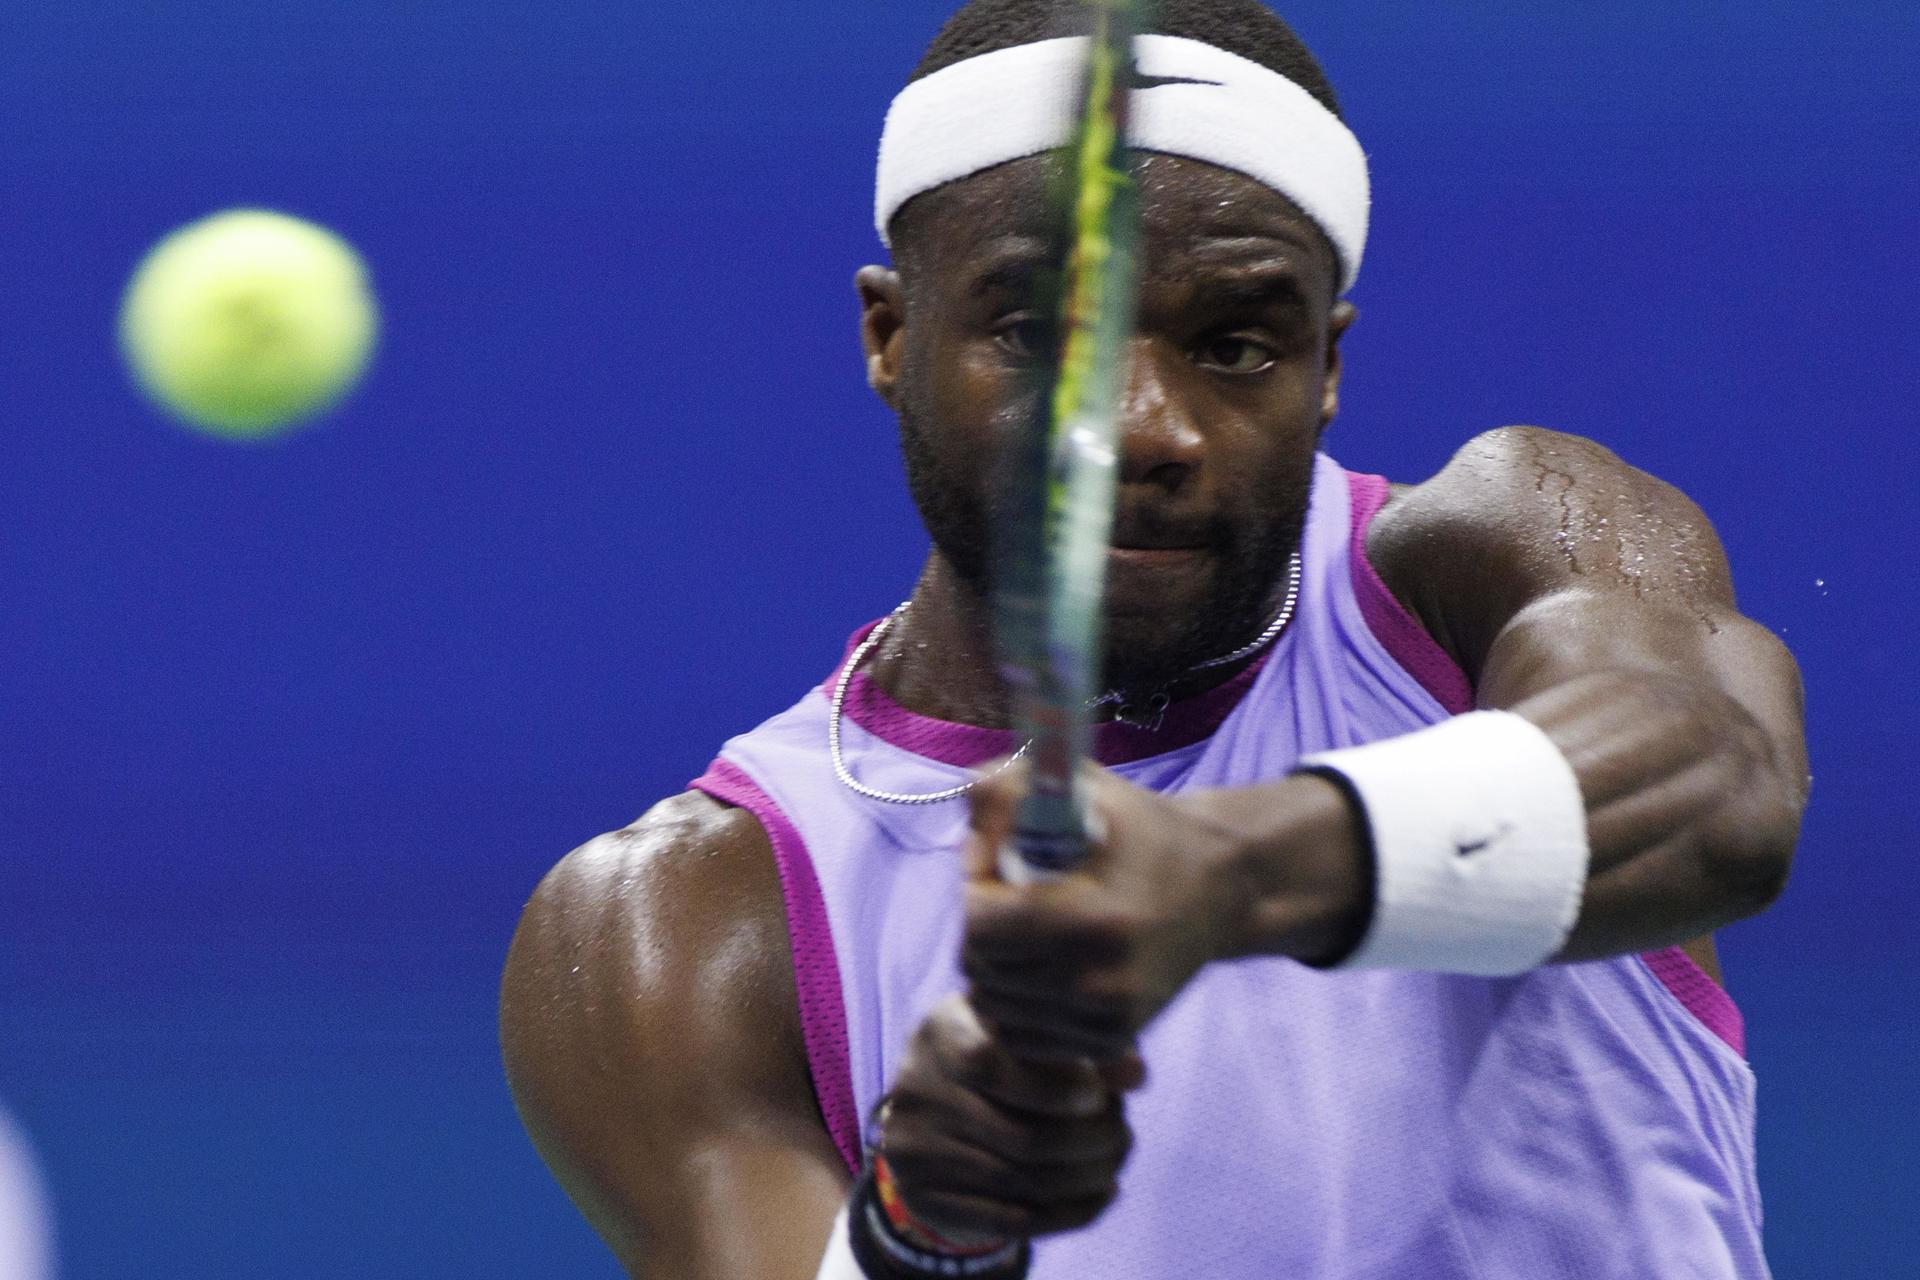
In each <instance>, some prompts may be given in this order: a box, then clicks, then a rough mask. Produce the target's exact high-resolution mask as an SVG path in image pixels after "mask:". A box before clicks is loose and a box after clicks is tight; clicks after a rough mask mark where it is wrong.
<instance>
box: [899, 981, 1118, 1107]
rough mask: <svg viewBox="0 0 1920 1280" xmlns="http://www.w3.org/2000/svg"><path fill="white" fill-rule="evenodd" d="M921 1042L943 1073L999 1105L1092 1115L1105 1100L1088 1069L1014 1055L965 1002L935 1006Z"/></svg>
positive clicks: (1102, 1087)
mask: <svg viewBox="0 0 1920 1280" xmlns="http://www.w3.org/2000/svg"><path fill="white" fill-rule="evenodd" d="M920 1043H921V1044H922V1046H923V1047H924V1048H925V1049H926V1050H927V1052H928V1054H929V1056H930V1057H931V1058H932V1059H933V1061H934V1063H935V1064H937V1067H938V1069H939V1071H940V1073H941V1074H942V1075H944V1076H946V1077H947V1078H948V1079H951V1080H954V1081H956V1082H958V1083H960V1084H963V1085H965V1086H966V1087H967V1088H969V1089H971V1090H973V1091H974V1092H976V1093H980V1094H982V1095H984V1096H986V1097H988V1098H991V1099H992V1100H994V1101H995V1102H998V1103H1000V1104H1001V1105H1003V1106H1009V1107H1014V1108H1017V1109H1019V1110H1022V1111H1030V1112H1033V1113H1035V1114H1038V1115H1057V1116H1091V1115H1097V1114H1099V1112H1100V1111H1101V1110H1102V1109H1103V1108H1104V1107H1105V1105H1106V1102H1107V1097H1108V1093H1107V1089H1106V1087H1105V1085H1104V1084H1103V1083H1102V1082H1101V1080H1100V1077H1099V1074H1098V1073H1097V1072H1096V1071H1094V1070H1093V1069H1092V1067H1090V1066H1088V1065H1087V1064H1086V1063H1084V1062H1051V1061H1035V1060H1031V1059H1022V1058H1019V1057H1016V1056H1015V1055H1013V1054H1012V1053H1010V1052H1008V1050H1007V1047H1006V1046H1005V1044H1003V1043H1002V1042H1000V1041H999V1040H998V1039H997V1038H996V1037H995V1035H994V1034H993V1033H992V1031H990V1030H989V1028H988V1026H987V1024H985V1023H983V1022H982V1021H981V1020H980V1018H979V1015H978V1014H977V1013H976V1012H975V1011H974V1010H973V1008H972V1006H971V1005H969V1004H968V1003H967V1002H966V1001H964V1000H954V1001H948V1002H943V1003H942V1004H941V1005H939V1006H936V1008H935V1009H934V1012H933V1013H932V1014H930V1015H929V1016H928V1018H927V1021H926V1023H925V1024H923V1026H922V1032H921V1037H920Z"/></svg>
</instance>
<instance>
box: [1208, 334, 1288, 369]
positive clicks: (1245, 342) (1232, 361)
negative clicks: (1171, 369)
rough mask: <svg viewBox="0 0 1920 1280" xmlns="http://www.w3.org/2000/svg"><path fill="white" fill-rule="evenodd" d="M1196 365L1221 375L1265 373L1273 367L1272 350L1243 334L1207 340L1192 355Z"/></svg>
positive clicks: (1226, 335) (1225, 335)
mask: <svg viewBox="0 0 1920 1280" xmlns="http://www.w3.org/2000/svg"><path fill="white" fill-rule="evenodd" d="M1194 359H1195V361H1196V362H1197V363H1199V364H1202V365H1205V366H1206V367H1208V368H1209V369H1217V370H1219V371H1220V372H1221V373H1265V372H1266V371H1267V370H1268V369H1271V368H1272V367H1273V363H1274V353H1273V349H1272V348H1271V347H1269V346H1267V345H1266V344H1265V343H1261V342H1256V341H1255V340H1254V339H1252V338H1249V337H1246V336H1245V335H1243V334H1237V333H1230V334H1223V335H1221V336H1220V337H1217V338H1209V339H1207V341H1206V342H1204V343H1202V344H1201V346H1200V348H1199V350H1198V351H1196V352H1195V353H1194Z"/></svg>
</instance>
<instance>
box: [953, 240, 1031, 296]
mask: <svg viewBox="0 0 1920 1280" xmlns="http://www.w3.org/2000/svg"><path fill="white" fill-rule="evenodd" d="M1050 270H1052V264H1051V262H1050V261H1049V260H1048V257H1047V254H1046V252H1045V250H1044V249H1043V248H1042V247H1041V245H1040V244H1039V243H1038V242H1037V241H1035V242H1033V243H1031V244H1028V245H1024V246H1020V247H1018V248H1014V249H1010V250H1008V251H1007V252H1004V253H999V254H995V255H993V256H992V257H991V258H989V259H988V260H987V261H986V263H985V265H983V266H982V267H980V268H979V269H977V270H974V271H971V272H969V273H968V277H967V293H968V294H969V295H971V296H972V297H976V298H979V297H984V296H985V295H987V294H990V293H1026V292H1030V291H1031V290H1032V289H1033V285H1034V279H1035V277H1037V276H1039V275H1041V274H1043V273H1045V272H1047V271H1050Z"/></svg>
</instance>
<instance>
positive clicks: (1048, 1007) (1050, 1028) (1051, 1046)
mask: <svg viewBox="0 0 1920 1280" xmlns="http://www.w3.org/2000/svg"><path fill="white" fill-rule="evenodd" d="M973 1006H975V1009H977V1011H979V1017H981V1019H983V1021H987V1023H989V1025H991V1027H993V1031H995V1036H996V1038H998V1040H1000V1044H1002V1046H1004V1048H1006V1052H1008V1054H1012V1055H1014V1057H1021V1059H1039V1061H1048V1063H1052V1061H1075V1059H1085V1057H1091V1059H1094V1061H1108V1059H1116V1057H1121V1055H1125V1054H1129V1052H1133V1034H1135V1027H1133V1023H1131V1019H1129V1017H1127V1015H1125V1011H1116V1009H1092V1007H1087V1009H1071V1011H1068V1009H1062V1004H1060V1000H1058V998H1056V1000H1044V1002H1037V1000H1021V998H1004V996H998V994H991V996H989V994H985V992H973Z"/></svg>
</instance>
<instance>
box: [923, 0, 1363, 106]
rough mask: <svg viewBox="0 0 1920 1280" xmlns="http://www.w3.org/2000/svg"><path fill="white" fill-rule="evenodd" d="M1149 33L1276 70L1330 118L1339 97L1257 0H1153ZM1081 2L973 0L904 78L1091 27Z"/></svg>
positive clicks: (1281, 24) (1310, 58) (1301, 47)
mask: <svg viewBox="0 0 1920 1280" xmlns="http://www.w3.org/2000/svg"><path fill="white" fill-rule="evenodd" d="M1152 7H1153V9H1154V10H1155V13H1154V19H1153V23H1152V26H1153V30H1154V31H1156V32H1158V33H1159V34H1161V35H1167V36H1183V37H1185V38H1186V39H1188V40H1200V41H1204V42H1205V43H1207V44H1210V45H1213V46H1214V47H1215V48H1217V49H1225V50H1226V51H1227V52H1228V53H1234V54H1238V55H1239V56H1241V57H1242V58H1245V59H1247V60H1248V61H1249V62H1257V63H1259V64H1260V65H1261V66H1263V67H1265V68H1267V69H1268V70H1269V71H1277V72H1279V73H1280V74H1281V75H1283V76H1285V77H1286V78H1287V79H1289V80H1291V81H1293V82H1294V83H1295V84H1297V85H1299V86H1300V87H1301V88H1302V89H1305V90H1306V91H1307V92H1308V93H1310V94H1312V95H1313V96H1314V97H1315V98H1316V99H1318V100H1319V102H1320V104H1321V105H1322V106H1324V107H1326V109H1327V110H1329V111H1331V112H1333V114H1334V115H1336V116H1338V115H1339V114H1340V100H1339V98H1337V97H1336V96H1335V95H1334V92H1333V85H1332V83H1331V82H1329V81H1328V79H1327V73H1326V72H1325V71H1323V70H1321V68H1320V63H1319V61H1318V59H1316V58H1315V57H1314V56H1313V54H1312V53H1311V52H1310V51H1309V50H1308V49H1307V46H1306V45H1305V44H1304V43H1302V42H1301V40H1300V37H1299V36H1297V35H1295V34H1294V33H1293V28H1292V27H1289V26H1288V25H1287V24H1286V23H1285V22H1282V21H1281V20H1280V17H1279V15H1278V14H1276V13H1274V11H1273V10H1271V9H1269V8H1267V6H1266V5H1264V4H1262V3H1261V2H1260V0H1158V3H1156V4H1154V5H1153V6H1152ZM1088 10H1089V6H1088V5H1087V3H1086V0H972V2H971V3H970V4H968V5H967V6H966V7H965V8H963V9H961V10H960V12H958V13H956V14H954V15H953V17H952V18H950V19H948V21H947V25H946V26H945V27H944V28H942V29H941V31H940V34H939V35H937V36H935V37H934V40H933V43H932V44H931V45H929V46H928V47H927V53H926V56H925V57H924V58H922V59H921V60H920V65H919V66H918V67H916V68H914V72H913V75H912V76H911V77H910V80H919V79H921V78H923V77H925V76H930V75H932V74H933V73H934V72H936V71H939V70H942V69H943V68H946V67H950V66H952V65H953V64H954V63H956V62H964V61H966V60H967V59H968V58H974V57H978V56H979V55H981V54H983V53H993V52H995V51H996V50H1000V49H1011V48H1014V47H1016V46H1019V45H1023V44H1032V43H1033V42H1034V41H1036V40H1048V39H1052V38H1054V37H1056V36H1070V35H1082V34H1085V33H1086V31H1087V30H1088V29H1089V11H1088Z"/></svg>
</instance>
